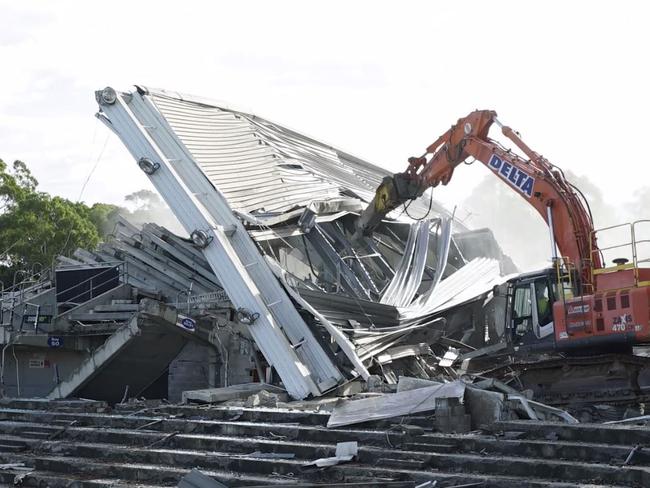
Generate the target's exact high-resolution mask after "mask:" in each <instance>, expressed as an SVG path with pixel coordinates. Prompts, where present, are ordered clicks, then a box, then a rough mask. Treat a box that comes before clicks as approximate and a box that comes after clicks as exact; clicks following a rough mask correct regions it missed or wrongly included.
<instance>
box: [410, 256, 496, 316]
mask: <svg viewBox="0 0 650 488" xmlns="http://www.w3.org/2000/svg"><path fill="white" fill-rule="evenodd" d="M505 280H507V278H504V277H502V276H501V271H500V268H499V261H497V260H496V259H490V258H476V259H474V260H472V261H470V262H469V263H467V264H466V265H465V266H463V267H462V268H460V269H459V270H458V271H456V272H455V273H453V274H452V275H450V276H448V277H447V278H446V279H444V280H442V281H441V282H440V283H439V284H438V286H436V288H435V292H434V293H433V294H432V295H431V297H430V298H428V299H426V301H425V302H424V303H419V302H417V301H416V303H414V304H413V305H412V306H411V307H408V308H405V309H402V310H400V312H401V313H402V314H403V315H404V316H405V317H417V316H422V315H425V314H429V313H434V312H441V311H443V310H447V309H449V308H452V307H455V306H456V305H460V304H462V303H465V302H467V301H470V300H472V299H474V298H476V297H478V296H480V295H482V294H483V293H486V292H488V291H490V290H491V289H492V288H493V287H494V285H498V284H501V283H503V282H504V281H505Z"/></svg>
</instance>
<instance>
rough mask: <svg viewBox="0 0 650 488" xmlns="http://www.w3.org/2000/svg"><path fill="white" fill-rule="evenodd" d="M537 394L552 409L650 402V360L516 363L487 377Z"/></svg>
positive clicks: (614, 357)
mask: <svg viewBox="0 0 650 488" xmlns="http://www.w3.org/2000/svg"><path fill="white" fill-rule="evenodd" d="M485 374H486V375H487V376H490V377H498V378H501V379H502V380H505V381H512V384H513V386H517V387H518V388H527V389H531V390H533V393H534V395H535V399H536V400H539V401H541V402H544V403H547V404H550V405H557V406H563V405H578V404H590V403H591V404H593V403H607V404H617V403H619V404H620V403H629V404H636V403H641V402H645V401H648V400H650V357H645V356H634V355H631V354H604V355H598V356H585V357H579V356H568V357H561V358H554V359H547V360H542V361H522V360H515V361H514V362H509V363H507V364H503V365H501V366H499V367H496V368H493V369H490V370H489V371H488V372H486V373H485Z"/></svg>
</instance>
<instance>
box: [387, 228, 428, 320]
mask: <svg viewBox="0 0 650 488" xmlns="http://www.w3.org/2000/svg"><path fill="white" fill-rule="evenodd" d="M430 227H431V221H429V220H424V221H420V222H416V223H415V224H413V225H412V226H411V228H410V229H409V235H408V238H407V240H406V245H405V247H404V254H403V255H402V259H401V260H400V263H399V266H398V267H397V270H395V276H394V277H393V279H392V280H391V282H390V284H389V285H388V287H387V288H386V291H385V292H384V294H383V295H382V297H381V303H384V304H386V305H393V306H395V307H407V306H408V305H409V304H410V303H411V301H412V300H413V297H414V296H415V293H416V292H417V291H418V288H419V287H420V283H421V282H422V274H423V273H424V265H425V264H426V261H427V253H428V251H429V235H430V231H429V229H430Z"/></svg>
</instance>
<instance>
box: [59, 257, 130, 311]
mask: <svg viewBox="0 0 650 488" xmlns="http://www.w3.org/2000/svg"><path fill="white" fill-rule="evenodd" d="M86 267H91V268H106V269H105V270H104V271H102V272H100V273H98V274H96V275H93V276H90V277H89V278H86V279H85V280H83V281H79V282H76V283H74V284H73V285H71V286H69V287H68V288H64V289H63V290H59V289H58V288H57V290H56V296H57V303H58V304H62V303H66V304H72V305H81V304H82V303H84V302H87V301H88V300H92V299H93V298H95V297H97V296H98V295H100V294H102V293H105V292H106V291H108V290H104V291H99V292H98V290H100V289H102V288H104V287H105V285H106V284H108V283H109V282H110V281H112V280H114V279H115V278H117V285H116V286H118V285H119V284H120V283H127V282H128V276H129V273H128V265H127V263H126V262H124V261H111V262H102V263H97V264H93V265H87V266H86ZM116 268H117V270H118V272H117V277H116V276H114V275H113V274H112V273H111V272H112V271H113V270H115V269H116ZM70 269H71V270H72V269H75V268H74V267H72V268H70ZM59 271H65V268H59ZM55 276H56V275H55ZM86 284H88V285H89V287H88V288H84V289H83V290H82V291H80V292H79V293H77V294H76V295H73V296H71V297H67V299H66V300H65V301H64V302H59V300H58V297H59V296H60V295H65V294H66V293H68V292H70V291H72V290H74V289H75V288H79V287H83V285H86ZM113 288H115V287H113ZM85 295H89V298H88V299H87V300H83V301H82V302H79V303H77V302H76V300H77V299H79V298H81V297H83V296H85Z"/></svg>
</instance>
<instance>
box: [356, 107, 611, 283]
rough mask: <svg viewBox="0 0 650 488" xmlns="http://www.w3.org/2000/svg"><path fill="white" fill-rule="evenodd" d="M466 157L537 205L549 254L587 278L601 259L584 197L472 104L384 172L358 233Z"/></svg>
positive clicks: (445, 177) (443, 180)
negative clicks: (498, 137) (416, 152)
mask: <svg viewBox="0 0 650 488" xmlns="http://www.w3.org/2000/svg"><path fill="white" fill-rule="evenodd" d="M492 124H497V125H498V126H499V127H500V128H501V131H502V133H503V135H504V136H506V137H507V138H508V139H510V140H511V141H512V142H513V143H514V144H515V146H516V147H517V148H518V149H519V151H521V152H522V153H523V155H525V158H524V157H521V156H518V155H517V154H515V153H514V152H513V151H512V150H511V149H507V148H504V147H503V146H502V145H501V144H499V143H498V142H496V141H494V140H492V139H490V138H489V137H488V132H489V131H490V128H491V126H492ZM470 157H473V158H474V159H476V160H477V161H480V162H482V163H483V164H485V165H486V166H487V167H488V168H490V170H492V172H494V173H495V174H496V175H497V176H498V177H499V178H501V179H502V180H503V181H504V182H505V183H506V184H507V185H508V186H509V187H510V188H511V189H512V190H513V191H515V192H516V193H517V194H519V195H520V196H521V197H522V198H524V200H526V201H527V202H528V203H529V204H530V205H532V206H533V207H534V208H535V210H537V212H538V213H539V214H540V216H541V217H542V218H543V219H544V220H545V221H546V223H547V224H548V226H549V230H550V235H551V238H552V240H553V242H554V243H556V244H557V248H558V249H559V251H560V256H557V255H555V249H554V248H555V246H553V249H552V252H553V258H564V259H565V260H568V261H570V263H571V264H572V265H573V266H575V267H576V269H577V270H578V271H579V272H580V275H581V277H582V282H583V283H585V284H587V283H591V282H592V276H591V270H592V268H593V267H596V268H599V267H601V265H602V263H601V256H600V253H599V252H598V248H597V246H596V242H595V237H594V233H593V222H592V218H591V215H590V212H589V210H588V208H587V206H586V202H584V198H583V197H582V195H581V194H580V193H579V190H577V189H576V188H575V187H574V186H573V185H571V183H569V182H568V181H567V179H566V178H565V176H564V174H563V172H562V170H560V169H559V168H557V167H556V166H554V165H552V164H551V163H550V162H549V161H548V160H547V159H546V158H544V157H543V156H541V155H540V154H538V153H536V152H535V151H533V150H532V149H530V147H528V146H527V145H526V144H525V143H524V142H523V141H522V139H521V138H520V136H519V134H517V133H516V132H515V131H513V130H512V129H510V128H509V127H506V126H503V125H501V124H500V122H499V121H498V119H497V114H496V112H494V111H492V110H476V111H474V112H472V113H470V114H469V115H468V116H466V117H463V118H461V119H459V120H458V122H456V124H455V125H453V126H452V127H451V128H450V129H449V130H447V131H446V132H445V133H444V134H442V135H441V136H440V137H439V138H438V139H437V140H436V141H435V142H434V143H433V144H431V145H430V146H429V147H427V149H426V151H425V153H424V154H423V155H422V156H419V157H413V158H409V165H408V168H407V169H406V171H404V172H403V173H397V174H394V175H392V176H388V177H386V178H384V181H383V182H382V184H381V185H380V186H379V187H378V188H377V191H376V193H375V197H374V198H373V200H372V202H370V204H369V205H368V207H367V208H366V209H365V210H364V211H363V212H362V214H361V216H360V218H359V220H358V224H357V233H356V236H357V237H358V236H360V235H368V234H370V233H372V231H373V230H374V228H375V227H376V226H377V225H378V223H379V222H380V221H381V219H383V218H384V217H385V216H386V215H387V214H388V213H389V212H390V211H392V210H394V209H396V208H398V207H399V206H400V205H404V204H405V203H407V202H408V201H410V200H413V199H415V198H417V197H419V196H421V195H422V194H423V193H424V191H425V190H427V189H428V188H435V187H436V186H438V185H439V184H443V185H446V184H447V183H449V181H450V180H451V178H452V176H453V174H454V170H455V168H456V167H457V166H458V165H459V164H461V163H462V162H464V161H466V160H467V159H468V158H470Z"/></svg>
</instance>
